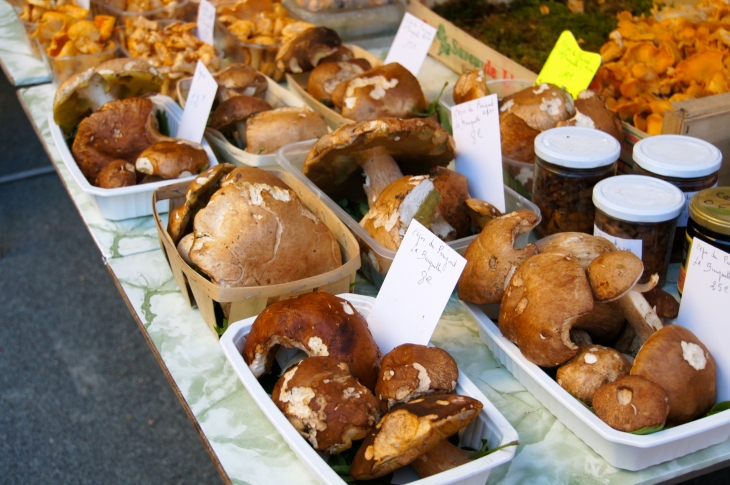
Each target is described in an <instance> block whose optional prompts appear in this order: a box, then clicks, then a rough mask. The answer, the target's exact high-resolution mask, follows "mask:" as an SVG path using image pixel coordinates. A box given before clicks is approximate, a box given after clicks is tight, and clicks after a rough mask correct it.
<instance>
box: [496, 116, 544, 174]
mask: <svg viewBox="0 0 730 485" xmlns="http://www.w3.org/2000/svg"><path fill="white" fill-rule="evenodd" d="M499 134H500V143H501V146H502V155H503V156H505V157H507V158H511V159H512V160H517V161H518V162H523V163H534V162H535V138H537V135H539V134H540V132H539V131H537V130H535V129H533V128H531V127H530V126H528V124H527V123H525V121H524V120H523V119H522V118H520V117H519V116H517V115H516V114H514V113H502V114H501V115H500V116H499Z"/></svg>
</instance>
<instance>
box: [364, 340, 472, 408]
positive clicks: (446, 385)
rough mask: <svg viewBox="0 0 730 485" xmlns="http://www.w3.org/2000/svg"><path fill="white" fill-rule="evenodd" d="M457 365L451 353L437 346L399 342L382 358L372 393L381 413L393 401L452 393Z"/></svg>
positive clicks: (394, 403) (391, 404) (391, 405)
mask: <svg viewBox="0 0 730 485" xmlns="http://www.w3.org/2000/svg"><path fill="white" fill-rule="evenodd" d="M458 380H459V368H458V366H457V365H456V361H455V360H454V358H453V357H451V355H450V354H449V353H448V352H446V351H445V350H443V349H440V348H438V347H428V346H426V345H417V344H403V345H399V346H398V347H396V348H394V349H393V350H391V351H390V352H388V353H387V354H385V356H384V357H383V361H382V362H381V364H380V373H379V374H378V382H377V384H375V395H376V396H377V397H378V399H380V402H381V408H382V409H383V411H384V412H387V411H388V410H390V409H391V408H392V407H393V406H395V405H396V404H400V403H404V402H408V401H412V400H413V399H417V398H419V397H422V396H425V395H428V394H449V393H452V392H454V389H455V388H456V382H457V381H458Z"/></svg>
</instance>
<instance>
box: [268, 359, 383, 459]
mask: <svg viewBox="0 0 730 485" xmlns="http://www.w3.org/2000/svg"><path fill="white" fill-rule="evenodd" d="M271 399H272V401H274V404H276V406H277V407H278V408H279V409H280V410H281V412H282V413H284V415H285V416H286V418H287V419H288V420H289V422H290V423H291V424H292V425H293V426H294V428H296V430H297V431H298V432H299V434H301V435H302V436H304V437H305V438H306V439H307V440H308V441H309V442H310V443H311V444H312V446H313V447H314V449H315V450H318V451H323V452H325V453H328V454H337V453H341V452H343V451H345V450H347V449H350V448H351V447H352V442H353V441H356V440H361V439H363V438H365V436H367V435H368V433H369V432H370V430H371V429H372V428H373V427H374V426H375V424H376V423H377V422H378V420H379V419H380V409H379V402H378V399H377V398H376V397H375V396H374V395H373V393H372V392H370V390H369V389H368V388H367V387H365V386H363V385H362V384H360V382H358V380H357V379H356V378H355V377H353V376H352V375H351V374H350V370H349V368H348V366H347V364H346V363H344V362H340V361H338V360H337V359H335V358H332V357H326V356H320V357H308V358H306V359H304V360H302V361H301V362H299V363H298V364H297V365H295V366H293V367H291V368H290V369H288V370H287V371H286V372H284V374H283V375H282V376H281V377H280V378H279V380H278V381H277V382H276V385H275V386H274V390H273V392H272V393H271Z"/></svg>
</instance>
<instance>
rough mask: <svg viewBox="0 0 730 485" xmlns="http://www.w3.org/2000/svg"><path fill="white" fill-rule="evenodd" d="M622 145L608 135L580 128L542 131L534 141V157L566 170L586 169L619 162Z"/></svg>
mask: <svg viewBox="0 0 730 485" xmlns="http://www.w3.org/2000/svg"><path fill="white" fill-rule="evenodd" d="M620 154H621V144H620V143H619V142H618V140H617V139H616V138H614V137H612V136H611V135H609V134H608V133H604V132H603V131H600V130H594V129H591V128H583V127H580V126H560V127H558V128H551V129H549V130H545V131H543V132H542V133H540V134H539V135H537V137H536V138H535V155H537V156H538V157H540V158H541V159H543V160H545V161H546V162H549V163H552V164H555V165H559V166H561V167H567V168H578V169H589V168H598V167H604V166H606V165H610V164H612V163H613V162H615V161H616V160H618V157H619V155H620Z"/></svg>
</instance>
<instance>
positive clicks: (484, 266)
mask: <svg viewBox="0 0 730 485" xmlns="http://www.w3.org/2000/svg"><path fill="white" fill-rule="evenodd" d="M538 220H539V218H538V216H537V215H536V214H535V213H534V212H530V211H528V210H519V211H515V212H511V213H509V214H505V215H503V216H501V217H497V218H495V219H492V220H491V221H489V223H487V225H486V226H484V229H482V232H481V233H479V235H478V236H477V237H476V239H474V240H473V241H472V242H471V244H469V247H467V248H466V253H465V254H464V257H465V258H466V266H465V267H464V271H463V272H462V273H461V277H460V278H459V282H458V283H457V285H456V290H457V292H458V294H459V298H461V299H462V300H465V301H468V302H471V303H476V304H477V305H489V304H492V303H499V302H500V301H502V296H503V295H504V291H505V286H506V284H507V279H508V278H509V276H510V273H511V272H512V271H513V270H514V268H516V267H517V266H519V265H520V264H522V263H523V262H524V261H526V260H527V259H528V258H530V257H531V256H533V255H534V254H537V247H535V245H534V244H529V245H527V246H526V247H524V248H522V249H515V247H514V246H515V240H516V239H517V237H518V236H519V235H520V234H525V233H528V232H530V231H531V230H532V229H533V228H534V227H535V226H536V225H537V223H538ZM508 338H509V337H508Z"/></svg>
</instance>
